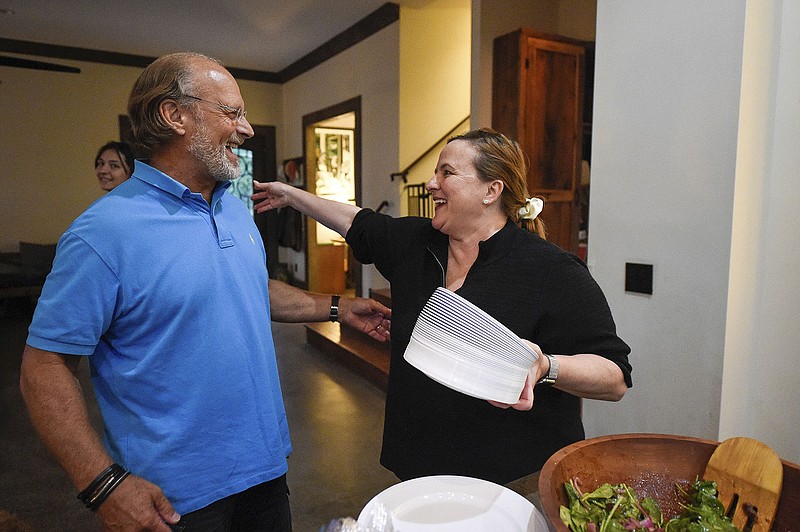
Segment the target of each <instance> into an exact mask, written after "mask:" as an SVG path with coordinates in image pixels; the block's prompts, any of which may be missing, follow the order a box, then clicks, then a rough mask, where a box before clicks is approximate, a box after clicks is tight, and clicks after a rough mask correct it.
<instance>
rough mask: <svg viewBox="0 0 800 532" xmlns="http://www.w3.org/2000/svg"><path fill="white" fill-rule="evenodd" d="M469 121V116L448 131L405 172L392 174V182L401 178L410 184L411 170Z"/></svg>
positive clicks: (407, 167)
mask: <svg viewBox="0 0 800 532" xmlns="http://www.w3.org/2000/svg"><path fill="white" fill-rule="evenodd" d="M467 120H469V115H467V117H466V118H465V119H464V120H462V121H461V122H459V123H458V124H456V126H455V127H454V128H453V129H451V130H450V131H448V132H447V133H446V134H445V135H444V136H443V137H442V138H440V139H439V140H437V141H436V142H434V143H433V146H431V147H430V148H428V149H427V150H425V153H423V154H422V155H420V156H419V157H417V158H416V159H414V162H412V163H411V164H409V165H408V166H406V168H405V170H402V171H400V172H392V174H390V176H389V177H390V178H391V180H392V181H394V178H395V177H399V178H401V179H402V180H403V183H408V172H410V171H411V169H412V168H414V167H415V166H416V165H417V164H418V163H419V162H420V161H421V160H422V159H424V158H425V157H426V156H427V155H428V154H429V153H430V152H432V151H433V150H435V149H436V146H438V145H439V144H441V143H442V142H444V141H445V140H447V139H448V138H449V137H450V136H451V135H452V134H453V133H455V132H456V131H457V130H458V128H460V127H461V124H463V123H464V122H466V121H467Z"/></svg>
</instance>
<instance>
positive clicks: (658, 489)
mask: <svg viewBox="0 0 800 532" xmlns="http://www.w3.org/2000/svg"><path fill="white" fill-rule="evenodd" d="M717 445H719V442H716V441H712V440H704V439H700V438H690V437H686V436H675V435H670V434H615V435H612V436H601V437H598V438H591V439H588V440H583V441H580V442H576V443H573V444H572V445H569V446H567V447H564V448H563V449H561V450H560V451H558V452H556V453H555V454H553V456H551V457H550V458H549V459H548V460H547V462H546V463H545V464H544V467H542V471H541V473H540V475H539V496H540V497H541V500H542V508H543V510H544V514H545V516H546V517H547V520H548V521H549V522H550V524H551V526H552V527H553V529H554V530H557V531H562V532H568V530H569V529H568V528H567V527H566V526H565V525H564V523H562V522H561V518H560V517H559V508H560V507H561V506H562V505H564V506H566V505H567V495H566V493H565V491H564V483H565V482H569V480H570V479H574V478H577V479H578V481H579V482H580V486H581V489H582V490H584V491H592V490H594V489H595V488H597V487H598V486H599V485H601V484H603V483H605V482H608V483H610V484H621V483H625V484H628V485H629V486H631V487H632V488H633V489H634V490H635V491H636V493H637V495H638V496H639V497H640V498H643V497H652V498H654V499H655V500H656V501H658V503H659V506H660V507H661V510H662V513H663V514H664V515H665V516H669V515H673V514H678V513H680V507H679V497H678V495H677V493H676V490H675V484H676V483H677V484H681V485H688V484H691V483H692V482H694V480H695V478H697V477H698V476H699V477H701V478H702V476H703V472H704V471H705V468H706V464H708V460H709V458H710V457H711V455H712V454H713V452H714V450H715V449H716V448H717ZM782 463H783V489H782V491H781V497H780V500H779V502H778V509H777V512H776V514H775V520H774V522H773V528H772V529H773V530H775V531H779V532H789V531H792V530H794V531H797V530H798V516H800V465H797V464H793V463H791V462H787V461H786V460H782ZM709 480H714V479H709Z"/></svg>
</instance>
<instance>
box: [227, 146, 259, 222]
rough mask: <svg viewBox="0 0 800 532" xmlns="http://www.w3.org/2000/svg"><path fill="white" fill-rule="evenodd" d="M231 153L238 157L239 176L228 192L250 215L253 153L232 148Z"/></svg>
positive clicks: (251, 206) (251, 212)
mask: <svg viewBox="0 0 800 532" xmlns="http://www.w3.org/2000/svg"><path fill="white" fill-rule="evenodd" d="M233 153H235V154H236V156H237V157H239V169H240V170H241V175H240V176H239V177H238V178H236V179H235V180H234V181H233V182H232V184H231V186H230V187H229V188H228V192H230V193H231V194H233V195H234V196H236V197H237V198H239V199H240V200H242V202H244V204H245V206H246V207H247V208H248V209H249V210H250V214H251V215H252V214H253V200H251V199H250V196H251V195H252V194H253V151H252V150H246V149H244V148H233Z"/></svg>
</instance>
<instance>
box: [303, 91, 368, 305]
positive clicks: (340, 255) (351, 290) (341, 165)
mask: <svg viewBox="0 0 800 532" xmlns="http://www.w3.org/2000/svg"><path fill="white" fill-rule="evenodd" d="M303 159H304V162H305V168H306V175H307V178H306V190H308V191H309V192H311V193H312V194H316V195H318V196H320V197H323V198H326V199H330V200H333V201H339V202H342V203H349V204H351V205H360V204H361V98H360V97H357V98H353V99H351V100H347V101H345V102H342V103H340V104H337V105H334V106H332V107H328V108H326V109H323V110H320V111H317V112H315V113H311V114H309V115H306V116H304V117H303ZM306 224H307V225H306V229H307V235H308V238H307V239H306V274H307V279H308V289H309V290H310V291H312V292H323V293H332V294H345V295H357V296H360V295H362V287H361V264H360V263H359V262H358V261H356V260H355V259H354V258H353V255H352V252H351V250H350V247H349V246H348V245H347V243H346V242H345V240H344V237H342V236H340V235H339V234H337V233H336V232H334V231H331V230H330V229H328V228H326V227H325V226H323V225H322V224H320V223H318V222H316V221H315V220H313V219H311V218H308V219H307V220H306Z"/></svg>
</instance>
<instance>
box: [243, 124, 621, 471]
mask: <svg viewBox="0 0 800 532" xmlns="http://www.w3.org/2000/svg"><path fill="white" fill-rule="evenodd" d="M526 175H527V169H526V163H525V156H524V154H523V152H522V150H521V148H520V147H519V144H517V143H516V142H513V141H510V140H509V139H508V138H506V137H505V136H504V135H502V134H500V133H498V132H496V131H493V130H490V129H479V130H475V131H470V132H468V133H465V134H463V135H459V136H457V137H454V138H452V139H450V140H449V141H448V143H447V144H446V145H445V147H444V148H443V149H442V151H441V153H440V155H439V159H438V162H437V164H436V168H435V172H434V175H433V177H431V178H430V179H429V180H428V182H427V183H426V188H427V190H428V192H429V193H430V194H431V197H432V199H433V202H434V204H435V214H434V217H433V219H428V218H417V217H403V218H394V217H391V216H388V215H385V214H381V213H376V212H374V211H372V210H370V209H361V208H359V207H357V206H354V205H348V204H345V203H338V202H334V201H329V200H325V199H322V198H320V197H318V196H314V195H312V194H310V193H308V192H305V191H303V190H301V189H298V188H295V187H291V186H288V185H286V184H283V183H278V182H272V183H256V184H255V188H256V190H258V191H259V192H257V193H255V194H253V199H254V200H261V202H260V203H258V204H257V205H256V210H257V211H258V212H263V211H264V210H267V209H274V208H280V207H285V206H287V205H289V206H292V207H294V208H295V209H297V210H299V211H300V212H303V213H305V214H307V215H308V216H311V217H312V218H315V219H317V220H318V221H320V222H321V223H323V224H324V225H326V226H328V227H330V228H331V229H333V230H335V231H337V232H338V233H339V234H341V235H342V236H345V237H346V239H347V243H348V244H349V245H350V246H351V248H352V250H353V253H354V255H355V257H356V259H358V260H359V261H361V262H362V263H364V264H370V263H374V264H375V266H376V267H377V268H378V271H380V273H381V274H382V275H383V276H384V277H385V278H386V279H387V280H389V282H390V283H391V294H392V331H391V335H392V354H391V369H390V372H389V384H388V389H387V393H386V415H385V421H384V433H383V448H382V451H381V463H382V464H383V465H384V466H385V467H386V468H387V469H389V470H391V471H393V472H394V473H395V474H396V475H397V476H398V477H399V478H400V479H401V480H407V479H410V478H415V477H421V476H428V475H463V476H470V477H476V478H481V479H484V480H489V481H491V482H495V483H498V484H506V483H508V482H511V481H513V480H516V479H518V478H521V477H524V476H526V475H529V474H531V473H535V472H536V471H539V470H540V469H541V467H542V465H543V464H544V462H545V461H546V460H547V459H548V458H549V457H550V456H551V455H552V454H553V453H554V452H556V451H557V450H559V449H561V448H562V447H564V446H566V445H568V444H570V443H573V442H575V441H578V440H581V439H583V438H584V437H585V436H584V429H583V424H582V422H581V398H590V399H599V400H605V401H618V400H620V399H621V398H622V397H623V395H624V394H625V392H626V391H627V389H628V387H630V386H631V385H632V382H631V366H630V364H629V363H628V354H629V352H630V348H629V347H628V345H627V344H626V343H625V342H623V341H622V340H621V339H620V338H619V337H618V336H617V334H616V327H615V324H614V320H613V318H612V316H611V311H610V309H609V307H608V303H607V302H606V299H605V296H604V295H603V293H602V291H601V290H600V287H599V286H598V285H597V283H596V282H595V281H594V279H593V278H592V276H591V275H590V273H589V271H588V269H587V268H586V265H585V264H584V263H583V262H582V261H581V260H580V259H579V258H578V257H576V256H575V255H573V254H571V253H567V252H566V251H564V250H562V249H561V248H559V247H557V246H555V245H554V244H551V243H549V242H547V241H546V240H544V238H542V236H543V235H544V232H543V227H542V224H541V221H540V220H539V219H538V218H537V216H538V214H539V212H540V211H541V209H542V207H543V203H542V201H541V200H540V199H538V198H530V197H529V196H528V191H527V186H526ZM440 286H442V287H445V288H447V289H448V290H451V291H453V292H456V293H457V294H458V295H460V296H461V297H463V298H465V299H467V300H469V301H471V302H472V303H474V304H475V305H477V306H478V307H480V308H481V309H483V310H484V311H485V312H487V313H488V314H490V315H491V316H493V317H494V318H495V319H497V320H498V321H500V322H501V323H502V324H503V325H505V326H506V327H508V328H509V329H510V330H511V331H513V332H514V333H515V334H516V335H517V336H519V337H520V338H522V339H523V340H525V341H526V342H527V343H528V345H529V346H531V348H532V349H534V350H535V351H536V353H537V354H538V355H539V357H538V359H537V361H536V362H535V363H534V364H533V366H532V367H531V368H530V371H529V376H528V381H527V382H526V385H525V387H524V388H523V391H522V394H521V396H520V400H519V402H518V403H516V404H514V405H501V404H498V403H494V402H488V401H485V400H481V399H476V398H473V397H469V396H467V395H465V394H462V393H459V392H457V391H454V390H451V389H450V388H447V387H445V386H443V385H442V384H439V383H437V382H436V381H434V380H433V379H430V378H428V377H427V376H426V375H425V374H424V373H422V372H421V371H419V370H418V369H416V368H415V367H413V366H412V365H411V364H409V363H408V362H406V360H405V359H404V358H403V354H404V353H405V350H406V347H407V346H408V343H409V339H410V337H411V333H412V330H413V328H414V324H415V323H416V320H417V317H418V316H419V314H420V312H421V310H422V308H423V306H424V305H425V303H426V302H427V300H428V298H429V297H430V296H431V294H432V293H433V292H434V290H436V288H437V287H440ZM544 353H547V355H544ZM534 395H535V400H534ZM509 407H511V408H509Z"/></svg>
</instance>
